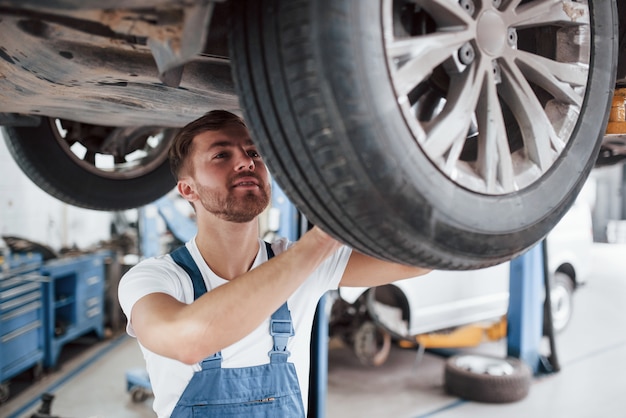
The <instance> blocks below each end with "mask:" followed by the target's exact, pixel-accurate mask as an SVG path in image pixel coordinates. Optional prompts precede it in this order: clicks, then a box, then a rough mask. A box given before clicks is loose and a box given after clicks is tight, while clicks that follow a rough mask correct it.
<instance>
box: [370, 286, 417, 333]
mask: <svg viewBox="0 0 626 418" xmlns="http://www.w3.org/2000/svg"><path fill="white" fill-rule="evenodd" d="M372 291H374V292H375V296H374V297H375V299H376V301H377V302H380V303H384V304H385V305H389V306H394V307H397V308H400V309H401V310H402V319H403V320H405V321H407V323H408V324H409V328H410V325H411V307H410V304H409V300H408V298H407V297H406V294H405V293H404V291H403V290H402V289H401V288H400V287H398V286H397V285H395V284H393V283H391V284H387V285H383V286H378V287H376V288H372V289H370V290H369V291H368V292H372ZM368 311H369V307H368Z"/></svg>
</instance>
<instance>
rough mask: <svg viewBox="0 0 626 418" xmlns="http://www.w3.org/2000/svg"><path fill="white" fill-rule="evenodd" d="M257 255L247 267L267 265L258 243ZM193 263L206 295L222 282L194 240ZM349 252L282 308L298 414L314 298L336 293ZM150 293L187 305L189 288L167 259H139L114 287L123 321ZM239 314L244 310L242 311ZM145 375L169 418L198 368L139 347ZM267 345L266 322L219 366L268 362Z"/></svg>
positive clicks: (190, 245) (157, 406)
mask: <svg viewBox="0 0 626 418" xmlns="http://www.w3.org/2000/svg"><path fill="white" fill-rule="evenodd" d="M259 244H260V245H259V247H260V249H259V253H258V254H257V256H256V259H255V260H254V263H253V265H252V268H255V267H257V266H258V265H260V264H262V263H264V262H265V261H267V252H266V249H265V244H264V243H263V241H262V240H259ZM291 245H293V243H292V242H289V241H288V240H286V239H280V240H277V241H275V242H274V243H272V250H273V251H274V254H276V255H278V254H280V253H282V252H283V251H285V250H286V249H287V248H288V247H290V246H291ZM186 247H187V249H188V250H189V252H190V253H191V256H192V257H193V259H194V261H195V262H196V264H197V265H198V268H199V269H200V272H201V273H202V276H203V278H204V281H205V283H206V286H207V290H208V291H211V290H212V289H215V288H216V287H218V286H221V285H223V284H225V283H227V280H224V279H222V278H220V277H218V276H217V275H215V273H213V272H212V271H211V269H210V268H209V266H208V265H207V264H206V263H205V262H204V259H203V258H202V256H201V255H200V251H199V250H198V247H197V245H196V243H195V237H194V239H192V240H191V241H189V242H187V243H186ZM350 254H351V250H350V249H349V248H348V247H342V248H341V249H340V250H338V251H337V252H335V253H334V254H333V255H332V256H330V257H329V258H328V259H326V260H325V261H324V262H323V263H322V264H321V265H320V266H319V267H318V269H317V270H316V271H315V272H314V273H313V274H312V275H311V276H309V278H307V280H306V281H305V282H304V283H303V284H302V286H300V288H298V290H296V292H295V293H294V294H293V295H292V296H291V297H290V298H289V300H288V305H289V310H290V311H291V319H292V322H293V326H294V329H295V336H293V337H291V338H290V339H289V343H288V345H287V349H288V350H289V351H290V352H291V356H290V357H289V359H288V361H289V362H292V363H294V365H295V367H296V372H297V374H298V381H299V383H300V390H301V391H302V397H303V399H302V401H303V403H304V410H305V411H306V410H307V400H308V387H309V361H310V359H309V355H310V354H309V353H310V351H309V349H310V343H311V328H312V324H313V319H314V316H315V309H316V307H317V303H318V302H319V299H320V297H321V296H322V295H324V293H325V292H326V291H327V290H330V289H336V288H337V287H338V286H339V281H340V280H341V277H342V275H343V272H344V270H345V267H346V264H347V263H348V258H349V257H350ZM150 293H166V294H169V295H171V296H173V297H174V298H176V299H177V300H180V301H182V302H185V303H192V302H193V285H192V283H191V280H190V279H189V276H188V275H187V273H185V271H184V270H183V269H182V268H181V267H180V266H178V264H176V263H175V262H174V261H173V260H172V258H171V257H170V256H169V255H162V256H159V257H154V258H149V259H146V260H143V261H142V262H140V263H139V264H137V265H136V266H134V267H133V268H131V269H130V270H129V271H128V272H127V273H126V274H125V275H124V276H123V277H122V279H121V281H120V284H119V288H118V297H119V302H120V305H121V307H122V310H123V311H124V314H125V315H126V317H127V318H129V319H130V318H131V315H130V314H131V312H132V309H133V305H134V304H135V302H137V301H138V300H139V299H141V298H142V297H143V296H145V295H148V294H150ZM242 309H245V307H242ZM126 330H127V332H128V334H129V335H131V336H133V337H135V332H134V330H133V328H132V326H131V323H130V320H129V321H128V325H127V326H126ZM139 346H140V348H141V351H142V353H143V356H144V359H145V361H146V369H147V371H148V374H149V375H150V384H151V386H152V391H153V393H154V404H153V409H154V411H155V412H156V413H157V415H158V416H159V417H169V416H170V414H171V413H172V411H173V410H174V407H175V406H176V403H177V402H178V399H179V398H180V396H181V395H182V393H183V391H184V390H185V388H186V387H187V384H188V382H189V381H190V380H191V377H192V375H193V373H194V372H195V371H197V370H200V366H199V365H198V364H195V365H191V366H190V365H187V364H184V363H181V362H179V361H177V360H173V359H170V358H166V357H163V356H160V355H157V354H155V353H153V352H151V351H149V350H148V349H146V348H145V347H143V346H142V345H141V344H139ZM272 346H273V340H272V337H271V336H270V334H269V317H268V318H267V319H266V320H265V321H264V322H263V323H262V324H261V325H260V326H259V327H258V328H257V329H256V330H254V331H253V332H252V333H251V334H249V335H248V336H246V337H244V338H243V339H242V340H240V341H238V342H237V343H235V344H232V345H231V346H229V347H226V348H224V349H223V350H222V357H223V360H222V367H223V368H235V367H249V366H257V365H261V364H267V363H269V356H268V354H267V353H268V352H269V351H270V350H271V349H272Z"/></svg>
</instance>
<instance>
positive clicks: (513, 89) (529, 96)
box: [501, 59, 563, 172]
mask: <svg viewBox="0 0 626 418" xmlns="http://www.w3.org/2000/svg"><path fill="white" fill-rule="evenodd" d="M503 63H504V65H502V84H501V85H502V89H501V91H502V98H503V99H504V100H505V101H506V103H507V104H508V105H509V107H510V108H511V110H512V111H513V113H514V114H515V115H516V118H517V121H518V123H519V126H520V129H521V133H522V137H523V140H524V145H525V148H526V152H527V155H528V158H529V159H530V160H531V161H533V162H534V163H535V164H536V165H537V166H538V167H539V169H540V170H541V171H542V172H544V171H546V170H547V169H548V168H549V167H550V165H551V164H552V161H553V155H554V154H553V148H552V147H555V148H556V149H557V150H561V149H562V148H563V143H562V141H561V140H560V139H559V138H558V137H557V135H556V133H555V131H554V128H553V126H552V124H551V122H550V120H549V119H548V117H547V115H546V113H545V111H544V109H543V107H542V106H541V103H540V102H539V100H538V99H537V96H535V93H534V92H533V90H532V88H531V86H530V85H529V84H528V81H527V80H526V79H525V78H524V76H523V74H522V72H521V71H520V70H519V68H518V67H517V65H515V63H514V61H513V60H510V59H506V60H503Z"/></svg>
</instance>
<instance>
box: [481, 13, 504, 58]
mask: <svg viewBox="0 0 626 418" xmlns="http://www.w3.org/2000/svg"><path fill="white" fill-rule="evenodd" d="M476 32H477V33H476V42H477V43H478V47H479V48H480V50H481V51H482V52H484V53H485V54H488V55H490V56H492V57H499V56H501V55H502V51H503V50H504V47H505V45H506V39H507V25H506V24H505V23H504V21H503V20H502V18H501V17H500V13H498V12H495V11H493V10H487V11H485V12H484V13H483V14H482V15H481V16H480V17H479V18H478V22H477V30H476Z"/></svg>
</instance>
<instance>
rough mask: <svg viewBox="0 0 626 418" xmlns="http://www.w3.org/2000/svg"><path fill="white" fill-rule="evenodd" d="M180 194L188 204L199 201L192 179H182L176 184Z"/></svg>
mask: <svg viewBox="0 0 626 418" xmlns="http://www.w3.org/2000/svg"><path fill="white" fill-rule="evenodd" d="M176 188H177V189H178V193H180V195H181V196H182V197H183V199H185V200H186V201H188V202H194V201H196V200H198V195H197V194H196V190H195V188H194V185H193V182H192V181H191V180H190V179H181V180H179V181H178V183H177V184H176Z"/></svg>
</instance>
